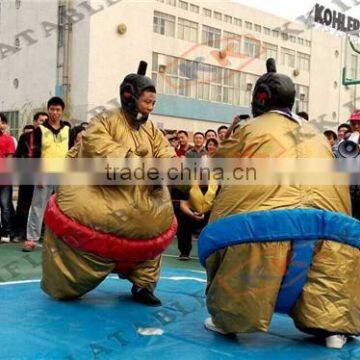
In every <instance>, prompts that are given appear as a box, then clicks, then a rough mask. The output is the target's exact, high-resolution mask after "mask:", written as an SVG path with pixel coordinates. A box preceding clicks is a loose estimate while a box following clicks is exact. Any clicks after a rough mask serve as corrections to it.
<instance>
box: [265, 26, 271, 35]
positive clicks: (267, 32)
mask: <svg viewBox="0 0 360 360" xmlns="http://www.w3.org/2000/svg"><path fill="white" fill-rule="evenodd" d="M264 34H265V35H271V30H270V29H269V28H267V27H264Z"/></svg>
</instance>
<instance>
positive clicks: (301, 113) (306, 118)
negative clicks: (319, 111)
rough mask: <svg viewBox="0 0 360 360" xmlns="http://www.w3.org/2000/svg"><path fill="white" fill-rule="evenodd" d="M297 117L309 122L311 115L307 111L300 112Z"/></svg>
mask: <svg viewBox="0 0 360 360" xmlns="http://www.w3.org/2000/svg"><path fill="white" fill-rule="evenodd" d="M296 115H297V116H300V117H301V118H303V119H304V120H306V121H309V114H308V113H307V112H305V111H300V112H298V113H297V114H296Z"/></svg>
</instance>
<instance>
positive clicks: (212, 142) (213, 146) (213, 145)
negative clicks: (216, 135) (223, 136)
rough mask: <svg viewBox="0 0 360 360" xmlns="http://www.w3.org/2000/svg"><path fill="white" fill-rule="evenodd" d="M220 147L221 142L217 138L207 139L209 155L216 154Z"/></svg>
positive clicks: (207, 152)
mask: <svg viewBox="0 0 360 360" xmlns="http://www.w3.org/2000/svg"><path fill="white" fill-rule="evenodd" d="M218 147H219V143H218V141H217V140H216V139H209V140H208V141H206V145H205V150H206V155H207V156H208V157H212V156H214V154H215V153H216V150H217V149H218Z"/></svg>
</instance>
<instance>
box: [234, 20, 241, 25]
mask: <svg viewBox="0 0 360 360" xmlns="http://www.w3.org/2000/svg"><path fill="white" fill-rule="evenodd" d="M234 24H235V25H236V26H242V20H241V19H238V18H234Z"/></svg>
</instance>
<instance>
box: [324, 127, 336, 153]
mask: <svg viewBox="0 0 360 360" xmlns="http://www.w3.org/2000/svg"><path fill="white" fill-rule="evenodd" d="M324 135H325V137H326V138H327V140H328V142H329V144H330V146H331V148H332V149H333V148H334V146H335V145H336V142H337V135H336V133H335V132H334V131H332V130H326V131H324Z"/></svg>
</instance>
